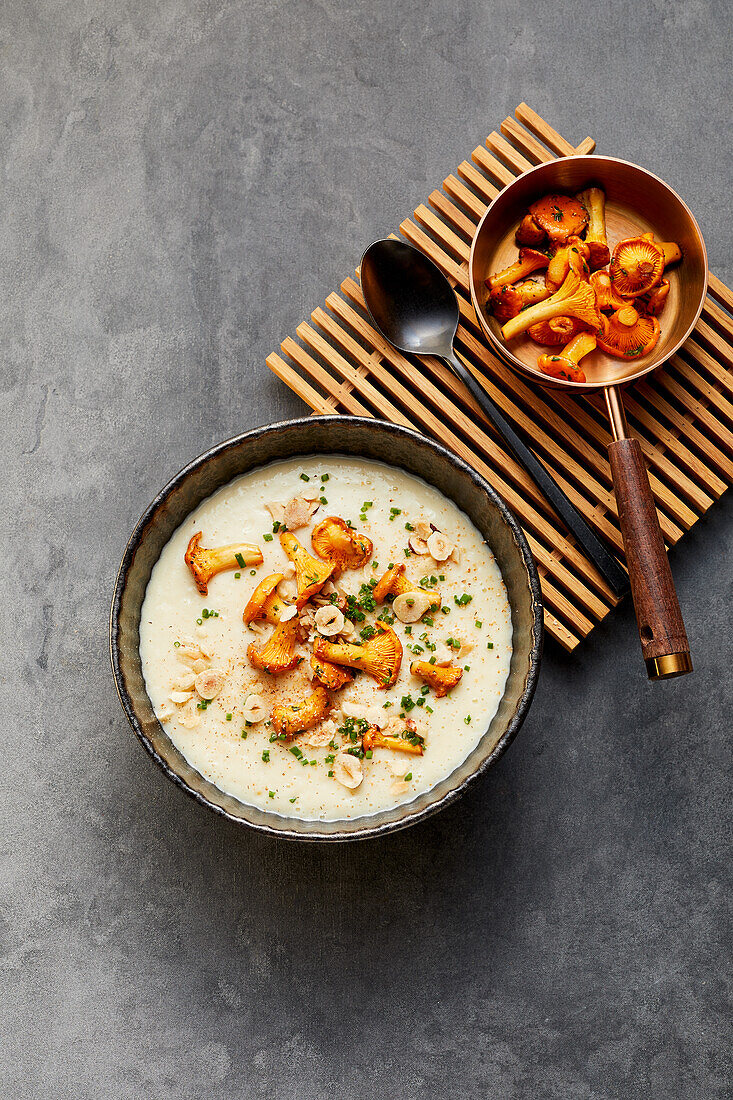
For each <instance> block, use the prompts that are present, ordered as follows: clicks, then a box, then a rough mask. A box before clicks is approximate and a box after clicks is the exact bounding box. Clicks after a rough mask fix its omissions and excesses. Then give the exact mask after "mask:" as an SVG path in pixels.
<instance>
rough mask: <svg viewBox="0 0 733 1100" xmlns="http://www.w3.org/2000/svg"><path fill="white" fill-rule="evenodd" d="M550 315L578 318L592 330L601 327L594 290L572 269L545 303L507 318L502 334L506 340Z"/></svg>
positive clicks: (548, 318) (539, 303) (547, 319)
mask: <svg viewBox="0 0 733 1100" xmlns="http://www.w3.org/2000/svg"><path fill="white" fill-rule="evenodd" d="M552 317H577V318H578V320H579V321H583V323H584V324H586V325H588V327H589V328H591V329H593V330H594V331H595V332H597V331H598V329H599V328H600V325H601V315H600V313H599V312H598V307H597V306H596V295H595V291H594V290H593V288H592V287H591V286H590V284H589V283H586V282H585V280H583V279H581V278H580V276H579V275H578V274H577V273H576V272H575V271H569V272H568V274H567V278H566V279H565V282H564V283H563V284H562V286H561V287H560V289H559V290H556V291H555V293H554V294H553V295H552V297H551V298H548V299H547V301H546V302H537V303H536V304H535V305H533V306H529V307H528V308H527V309H524V310H522V312H521V313H520V314H519V315H518V316H517V317H513V318H512V319H511V321H507V323H506V324H505V325H504V327H503V328H502V330H501V334H502V336H503V337H504V339H505V340H511V339H512V338H513V337H514V336H518V335H519V334H520V332H526V330H527V329H528V328H531V326H532V325H536V324H538V323H539V322H540V321H549V320H550V318H552Z"/></svg>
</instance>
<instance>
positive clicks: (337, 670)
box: [310, 657, 354, 691]
mask: <svg viewBox="0 0 733 1100" xmlns="http://www.w3.org/2000/svg"><path fill="white" fill-rule="evenodd" d="M310 666H311V668H312V669H313V675H314V676H315V678H316V680H318V681H319V683H321V684H323V686H324V687H326V688H328V690H329V691H338V689H339V688H342V687H343V686H344V684H350V683H351V681H352V680H353V679H354V676H353V673H351V672H349V670H348V668H341V667H340V666H339V665H333V664H331V662H330V661H324V660H322V658H320V657H311V660H310Z"/></svg>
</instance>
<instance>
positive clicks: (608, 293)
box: [590, 271, 626, 310]
mask: <svg viewBox="0 0 733 1100" xmlns="http://www.w3.org/2000/svg"><path fill="white" fill-rule="evenodd" d="M590 285H591V286H592V287H593V289H594V290H595V292H596V302H597V303H598V308H599V309H612V310H616V309H621V306H625V305H626V301H625V299H624V298H622V297H621V296H620V295H619V294H617V293H616V291H615V290H614V288H613V283H612V282H611V276H610V275H609V274H608V272H607V271H594V272H593V274H592V275H591V277H590Z"/></svg>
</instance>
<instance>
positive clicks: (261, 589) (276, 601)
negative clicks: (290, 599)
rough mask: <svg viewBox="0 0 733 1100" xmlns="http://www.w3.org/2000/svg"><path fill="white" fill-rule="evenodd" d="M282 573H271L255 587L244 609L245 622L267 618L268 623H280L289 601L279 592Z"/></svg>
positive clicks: (243, 617)
mask: <svg viewBox="0 0 733 1100" xmlns="http://www.w3.org/2000/svg"><path fill="white" fill-rule="evenodd" d="M281 580H283V575H282V573H270V575H269V577H265V578H264V580H261V581H260V583H259V584H258V585H257V587H256V588H255V590H254V592H253V593H252V595H251V596H250V598H249V602H248V604H247V606H246V607H245V609H244V614H243V615H242V619H243V620H244V622H245V623H251V622H254V621H255V620H256V619H266V620H267V622H268V623H279V622H280V616H281V614H282V612H283V611H284V609H285V607H286V606H287V603H286V601H285V600H283V599H281V597H280V595H279V594H278V592H277V587H278V585H279V584H280V581H281Z"/></svg>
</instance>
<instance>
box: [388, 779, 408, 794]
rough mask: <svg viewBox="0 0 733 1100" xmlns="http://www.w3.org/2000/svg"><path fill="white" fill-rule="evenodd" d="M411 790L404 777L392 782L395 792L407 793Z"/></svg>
mask: <svg viewBox="0 0 733 1100" xmlns="http://www.w3.org/2000/svg"><path fill="white" fill-rule="evenodd" d="M409 790H410V784H409V783H406V782H405V780H404V779H396V780H395V782H394V783H393V784H392V793H393V794H406V793H407V792H408V791H409Z"/></svg>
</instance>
